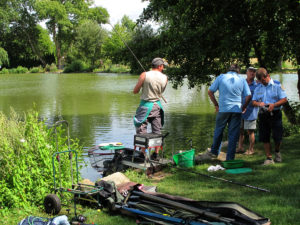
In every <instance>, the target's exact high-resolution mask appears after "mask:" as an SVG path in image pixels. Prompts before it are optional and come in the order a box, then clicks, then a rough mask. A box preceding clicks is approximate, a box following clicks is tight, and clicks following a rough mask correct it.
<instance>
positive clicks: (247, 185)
mask: <svg viewBox="0 0 300 225" xmlns="http://www.w3.org/2000/svg"><path fill="white" fill-rule="evenodd" d="M149 161H150V162H153V163H157V164H161V165H164V164H163V163H159V162H157V161H153V160H149ZM171 168H174V169H177V170H182V171H185V172H188V173H194V174H197V175H200V176H204V177H208V178H213V179H216V180H220V181H224V182H227V183H231V184H236V185H239V186H243V187H248V188H252V189H256V190H259V191H263V192H271V191H270V190H268V189H265V188H260V187H256V186H252V185H249V184H243V183H239V182H236V181H232V180H227V179H225V178H221V177H216V176H212V175H208V174H204V173H199V172H196V171H191V170H187V169H184V168H181V167H175V166H171Z"/></svg>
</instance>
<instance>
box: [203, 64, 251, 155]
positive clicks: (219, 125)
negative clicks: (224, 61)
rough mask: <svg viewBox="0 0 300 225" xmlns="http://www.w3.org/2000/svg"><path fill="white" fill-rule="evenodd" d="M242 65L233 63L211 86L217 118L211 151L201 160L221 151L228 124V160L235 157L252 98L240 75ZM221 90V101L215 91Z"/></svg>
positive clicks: (210, 91) (209, 91)
mask: <svg viewBox="0 0 300 225" xmlns="http://www.w3.org/2000/svg"><path fill="white" fill-rule="evenodd" d="M239 72H240V67H239V66H238V65H237V64H232V65H231V66H230V68H229V72H227V73H225V74H221V75H220V76H218V77H217V78H216V80H215V81H214V82H213V84H212V85H211V86H210V87H209V90H208V96H209V97H210V99H211V101H212V103H213V104H214V105H215V108H216V112H217V118H216V127H215V132H214V138H213V144H212V147H211V151H207V152H206V153H204V154H203V155H201V156H199V159H200V160H205V159H211V158H213V157H216V156H217V155H218V154H219V152H218V149H219V147H220V144H221V141H222V137H223V131H224V129H225V127H226V126H227V125H228V147H227V155H226V160H233V159H234V157H235V150H236V144H237V141H238V138H239V131H240V125H241V117H242V112H244V111H245V109H246V107H247V105H248V104H249V102H250V100H251V92H250V89H249V86H248V84H247V82H246V80H245V79H244V78H243V77H241V76H239V75H238V73H239ZM216 91H219V103H218V102H217V100H216V98H215V95H214V93H215V92H216ZM242 96H246V100H245V104H244V105H243V106H242Z"/></svg>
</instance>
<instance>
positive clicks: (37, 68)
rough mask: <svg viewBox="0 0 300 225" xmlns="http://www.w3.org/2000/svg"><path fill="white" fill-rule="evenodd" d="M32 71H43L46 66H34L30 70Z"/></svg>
mask: <svg viewBox="0 0 300 225" xmlns="http://www.w3.org/2000/svg"><path fill="white" fill-rule="evenodd" d="M29 72H30V73H43V72H45V70H44V68H43V67H41V66H38V67H32V68H31V69H30V70H29Z"/></svg>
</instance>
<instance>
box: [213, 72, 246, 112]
mask: <svg viewBox="0 0 300 225" xmlns="http://www.w3.org/2000/svg"><path fill="white" fill-rule="evenodd" d="M209 90H210V91H212V92H216V91H217V90H219V112H238V113H241V112H242V109H241V107H242V96H248V95H251V92H250V89H249V86H248V84H247V81H246V80H245V78H243V77H241V76H239V75H238V74H237V73H236V72H232V71H229V72H228V73H226V74H221V75H220V76H218V77H217V78H216V80H215V81H214V82H213V83H212V85H211V86H210V87H209Z"/></svg>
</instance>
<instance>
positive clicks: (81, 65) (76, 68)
mask: <svg viewBox="0 0 300 225" xmlns="http://www.w3.org/2000/svg"><path fill="white" fill-rule="evenodd" d="M88 68H89V67H88V66H87V65H86V64H85V62H83V61H82V60H74V61H73V62H71V64H69V65H67V66H66V67H65V69H64V73H73V72H86V71H87V70H88Z"/></svg>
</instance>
